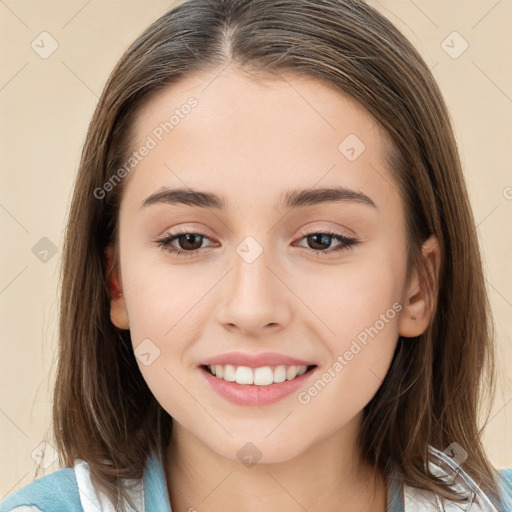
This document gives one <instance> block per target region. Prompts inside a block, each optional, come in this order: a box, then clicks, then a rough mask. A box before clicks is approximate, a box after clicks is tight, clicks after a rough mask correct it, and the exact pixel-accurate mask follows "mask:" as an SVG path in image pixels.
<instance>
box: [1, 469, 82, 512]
mask: <svg viewBox="0 0 512 512" xmlns="http://www.w3.org/2000/svg"><path fill="white" fill-rule="evenodd" d="M40 511H42V512H82V506H81V504H80V496H79V493H78V486H77V482H76V477H75V472H74V470H73V468H62V469H59V470H57V471H54V472H53V473H50V474H49V475H45V476H43V477H41V478H38V479H36V480H34V481H33V482H31V483H29V484H27V485H26V486H24V487H22V488H21V489H18V490H17V491H16V492H14V493H12V494H10V495H8V496H7V497H6V498H4V499H3V500H2V501H0V512H40Z"/></svg>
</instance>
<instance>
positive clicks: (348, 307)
mask: <svg viewBox="0 0 512 512" xmlns="http://www.w3.org/2000/svg"><path fill="white" fill-rule="evenodd" d="M217 75H218V76H217ZM215 77H216V78H215ZM284 78H285V79H283V80H279V81H277V80H273V81H266V82H261V83H258V82H256V81H253V80H250V79H248V78H247V77H245V76H244V75H243V74H242V73H240V72H239V71H238V70H236V69H232V68H230V69H226V70H225V71H224V72H222V73H221V74H220V75H219V71H216V72H211V73H203V74H201V75H195V76H192V77H190V76H189V77H187V78H186V79H185V80H183V81H181V82H179V83H176V84H173V85H172V86H168V87H167V88H165V89H164V90H162V91H160V92H159V93H158V94H157V95H156V96H154V97H153V98H152V99H151V100H150V101H149V103H147V104H146V106H145V107H144V109H143V110H142V111H141V112H140V113H139V115H138V116H137V118H136V121H135V125H134V135H135V137H134V140H133V142H134V143H133V149H134V150H135V149H137V148H139V147H140V146H141V145H142V144H144V141H145V140H146V137H147V136H148V135H149V134H151V133H152V130H154V129H155V127H157V126H158V125H159V124H160V123H161V122H163V121H165V120H166V119H168V118H169V116H170V115H171V114H172V112H173V111H174V110H175V109H176V108H179V107H180V105H183V104H184V103H185V102H186V101H187V98H189V97H190V96H194V97H195V98H196V99H197V101H198V105H197V107H195V108H194V109H193V110H192V112H191V113H190V114H189V115H188V116H186V117H184V118H183V119H181V120H180V122H179V124H178V125H176V126H175V128H174V129H173V130H172V132H170V133H169V134H168V135H166V136H165V137H164V138H163V140H162V141H161V142H159V143H158V145H157V146H156V147H155V148H154V149H152V150H151V151H150V152H149V154H148V155H147V156H146V157H144V158H143V159H142V161H141V162H140V163H139V164H138V165H137V167H136V168H135V170H134V171H132V173H131V174H130V175H129V178H128V180H129V181H128V182H127V184H126V185H127V186H126V188H125V190H124V193H123V198H122V202H121V207H120V238H119V243H120V268H115V269H114V273H113V279H112V282H111V285H112V295H111V319H112V322H113V323H114V324H115V325H116V326H117V327H119V328H121V329H130V331H131V338H132V342H133V346H134V349H135V348H136V347H137V346H138V345H139V344H140V343H141V342H142V341H143V340H146V339H148V338H149V339H150V340H151V342H152V343H153V344H154V345H155V346H157V347H158V349H159V350H160V354H159V355H158V357H156V359H154V361H153V362H151V364H149V365H147V366H146V365H144V364H142V363H141V361H140V360H138V363H139V367H140V370H141V372H142V375H143V377H144V379H145V380H146V382H147V383H148V386H149V387H150V389H151V391H152V392H153V394H154V395H155V397H156V398H157V400H158V401H159V403H160V404H161V405H162V407H163V408H164V409H165V410H166V411H167V412H168V413H169V414H170V415H171V416H172V417H173V418H174V431H173V435H172V439H171V443H170V445H169V451H168V454H169V457H168V462H167V465H166V468H165V471H166V479H167V485H168V490H169V495H170V501H171V506H172V510H173V512H174V511H178V512H181V511H187V510H189V509H190V507H195V508H196V509H197V510H201V511H219V510H224V511H227V512H230V511H235V510H236V511H239V510H245V511H248V512H262V511H267V512H268V511H271V512H272V511H275V512H277V511H281V510H287V511H303V510H304V509H305V510H308V511H311V512H312V511H319V510H322V511H332V512H334V511H337V512H339V511H340V510H347V511H363V510H373V511H385V510H386V487H385V475H383V474H380V472H378V471H372V470H371V468H369V467H367V466H366V465H365V463H364V462H363V461H362V460H361V458H360V456H359V452H358V449H357V446H356V442H355V440H356V436H357V434H358V431H359V429H360V424H361V420H362V411H363V408H364V406H365V405H366V404H367V403H368V402H369V401H370V399H371V398H372V397H373V396H374V394H375V393H376V391H377V389H378V388H379V386H380V384H381V381H382V379H383V378H384V376H385V374H386V372H387V370H388V368H389V365H390V363H391V359H392V355H393V352H394V349H395V346H396V343H397V340H398V336H399V335H402V336H405V337H413V336H417V335H419V334H421V333H422V332H423V331H424V330H425V329H426V327H427V326H428V324H429V321H430V319H431V314H432V313H431V310H430V309H429V307H428V305H427V300H426V299H427V296H426V293H427V291H426V289H425V288H424V287H423V286H420V282H419V280H418V275H417V274H416V273H415V272H414V273H413V275H412V276H411V279H410V281H409V282H406V280H405V276H406V263H407V261H406V232H405V219H406V212H405V211H404V209H403V203H402V200H401V198H400V196H399V194H398V187H397V186H396V182H395V180H394V178H393V174H392V172H391V170H390V169H389V168H388V167H387V163H386V161H385V155H386V153H387V151H388V149H389V146H388V145H389V141H388V139H387V138H386V134H385V133H384V132H382V131H381V130H380V128H379V125H378V124H376V121H375V119H374V118H372V117H371V116H370V115H369V114H368V113H367V112H366V111H365V110H364V109H363V108H362V107H361V106H360V105H359V104H358V103H357V102H355V101H354V100H353V99H351V98H350V97H348V96H345V95H343V94H341V93H340V92H339V91H336V90H334V89H333V88H331V87H329V86H328V85H325V84H322V83H320V82H318V81H316V80H314V79H310V78H304V77H297V76H292V75H286V76H284ZM351 133H352V134H356V135H357V137H358V138H359V139H360V140H361V141H363V142H364V144H365V146H366V149H365V150H364V151H363V152H362V153H361V154H360V156H359V157H358V158H357V159H356V160H354V161H349V160H348V159H347V158H346V157H345V156H344V154H342V153H341V152H340V151H339V149H338V146H339V144H340V143H341V142H342V141H343V140H344V139H345V137H346V136H347V135H348V134H351ZM164 185H165V186H168V187H170V188H174V187H192V188H194V189H200V190H202V191H208V192H213V193H215V194H218V195H221V196H224V197H225V198H226V200H227V202H228V208H227V209H226V211H223V212H220V211H214V210H213V209H203V208H197V207H192V206H184V205H171V204H153V205H151V206H148V207H146V208H143V209H140V204H141V202H142V201H143V200H144V199H145V198H146V197H148V196H149V195H150V194H152V193H153V192H155V191H157V190H159V189H160V187H162V186H164ZM330 186H344V187H347V188H350V189H352V190H355V191H357V192H363V193H364V194H366V195H367V196H369V197H370V198H371V199H372V200H373V202H374V203H375V205H376V206H377V208H372V207H370V206H368V205H365V204H362V203H358V202H354V201H343V202H335V203H325V204H322V205H314V206H306V207H301V208H297V209H294V210H291V211H286V210H284V209H279V208H278V206H277V205H278V203H279V199H280V197H281V195H282V194H285V193H286V192H287V191H288V190H290V189H297V188H322V187H330ZM179 228H182V229H183V228H187V230H188V231H190V232H192V233H198V234H203V235H205V238H204V239H203V241H202V242H201V239H199V241H195V242H194V239H192V249H193V248H200V250H199V252H197V253H196V255H195V256H187V257H183V256H179V255H175V254H172V253H169V252H166V251H163V250H161V248H160V247H159V246H158V245H157V244H156V243H155V241H154V240H155V239H156V238H160V237H164V236H165V235H166V234H170V233H176V229H179ZM326 230H335V231H337V232H339V233H340V234H343V235H346V236H352V237H356V238H357V240H358V241H359V243H358V244H357V245H355V246H352V247H350V248H348V249H345V250H342V251H339V252H332V251H333V249H335V248H336V247H339V246H340V242H339V241H338V240H336V239H334V238H331V239H328V240H327V242H326V243H325V245H324V246H323V251H324V253H323V254H316V253H315V252H313V249H320V250H322V246H321V245H319V243H318V239H317V244H316V245H315V241H314V240H313V241H311V240H309V242H308V237H307V236H306V235H308V234H311V233H324V232H325V231H326ZM176 234H177V233H176ZM247 236H252V237H254V239H256V240H257V242H258V244H259V245H260V246H261V248H262V251H263V252H262V253H261V254H260V255H259V257H257V258H256V259H255V260H254V261H253V262H252V263H247V262H246V261H244V259H242V258H241V257H240V256H239V255H238V253H237V252H236V249H237V247H238V246H239V244H240V243H241V242H242V241H243V240H244V239H245V238H246V237H247ZM186 242H187V240H184V239H183V238H182V239H181V240H175V241H174V242H173V245H174V246H175V247H178V248H181V249H182V250H184V249H183V247H185V250H186V249H187V247H188V248H189V249H188V250H190V247H191V246H190V245H188V246H187V245H186ZM194 244H195V245H194ZM328 251H331V252H330V253H329V252H328ZM424 255H425V258H426V259H427V262H428V264H429V265H430V268H431V270H432V272H434V273H438V271H439V246H438V243H437V241H436V239H435V238H433V237H432V238H430V239H429V240H427V241H426V242H425V245H424ZM107 256H108V258H110V261H112V252H111V249H110V248H109V249H108V251H107ZM116 287H117V289H118V291H119V293H115V290H116ZM394 303H399V304H401V305H403V309H402V311H401V312H400V313H398V314H396V315H395V316H394V318H393V319H392V320H389V321H388V322H387V323H386V324H385V326H384V328H382V329H381V330H380V331H379V332H378V335H376V336H375V337H373V338H370V339H369V342H368V344H367V345H366V346H365V347H364V349H363V350H361V351H360V352H359V353H358V354H357V355H356V356H354V358H353V359H352V360H351V361H350V362H349V363H348V364H347V365H346V366H345V367H344V368H343V370H342V371H341V372H339V373H337V374H336V377H335V378H334V379H332V380H331V382H329V383H328V385H326V386H325V387H324V389H322V390H321V392H319V393H318V394H317V396H315V397H314V398H312V399H311V401H310V402H309V403H308V404H301V403H299V401H298V400H297V393H292V394H291V395H288V396H287V397H285V398H284V399H282V400H280V401H278V402H276V403H273V404H269V405H264V406H260V407H248V406H243V405H237V404H233V403H231V402H228V401H227V400H225V399H224V398H223V397H221V396H219V395H218V394H217V393H216V392H215V391H213V390H212V389H211V388H210V387H209V385H208V383H207V382H205V380H204V379H203V378H202V375H201V374H200V370H199V369H198V368H197V365H198V364H199V363H200V361H201V360H203V359H205V358H207V357H211V356H214V355H218V354H222V353H225V352H228V351H235V350H239V351H243V352H249V353H257V352H261V351H267V350H273V351H277V352H279V353H281V354H289V355H292V356H296V357H299V358H302V359H305V360H307V361H311V362H313V363H315V364H317V365H318V367H319V368H318V369H317V375H319V376H321V375H322V373H324V372H326V371H327V369H328V368H329V367H330V366H332V364H333V363H334V362H335V361H336V358H337V357H338V355H340V354H341V355H342V354H344V353H345V351H346V350H348V349H349V348H350V345H351V343H352V341H353V340H354V339H355V338H356V336H357V335H358V334H359V333H361V331H363V330H364V328H365V327H369V326H373V325H374V324H375V322H376V321H377V320H378V319H379V315H381V314H384V313H386V311H387V310H389V309H390V308H391V307H392V305H393V304H394ZM413 316H414V317H415V318H414V319H413V318H411V317H413ZM313 382H314V379H313V380H311V379H310V380H309V381H307V383H305V384H304V386H303V388H301V390H307V389H308V388H309V387H310V386H311V385H312V384H313ZM247 442H251V443H253V444H254V445H255V446H256V447H257V449H258V450H259V452H261V459H260V460H259V461H258V463H257V464H255V465H248V464H244V463H243V462H242V461H241V460H239V458H238V456H237V452H238V451H239V450H240V449H241V448H242V447H243V446H244V445H246V443H247Z"/></svg>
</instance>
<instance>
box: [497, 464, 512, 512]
mask: <svg viewBox="0 0 512 512" xmlns="http://www.w3.org/2000/svg"><path fill="white" fill-rule="evenodd" d="M499 473H500V482H499V485H500V492H501V496H502V501H503V506H504V507H505V510H507V511H508V510H512V468H505V469H501V470H500V472H499Z"/></svg>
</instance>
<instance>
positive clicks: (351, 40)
mask: <svg viewBox="0 0 512 512" xmlns="http://www.w3.org/2000/svg"><path fill="white" fill-rule="evenodd" d="M61 299H62V300H61V316H60V353H59V371H58V375H57V379H56V388H55V400H54V431H55V443H56V446H57V448H58V450H59V452H60V454H61V463H62V465H63V466H66V467H64V468H63V469H60V470H58V471H56V472H54V473H52V474H50V475H47V476H45V477H43V478H40V479H38V480H36V481H34V482H33V483H31V484H29V485H28V486H26V487H24V488H23V489H21V490H19V491H17V492H16V493H14V494H12V495H11V496H9V497H7V498H6V499H5V500H4V501H3V502H2V506H3V508H2V510H5V511H28V510H43V511H45V512H47V511H48V512H49V511H50V510H51V511H52V512H55V511H60V510H62V511H64V510H65V511H68V512H69V511H70V510H73V511H74V510H84V511H89V510H109V511H110V510H112V511H113V510H137V511H142V510H146V511H148V512H149V511H156V510H158V511H160V512H169V511H170V510H171V509H172V511H173V512H182V511H183V512H184V511H189V512H191V511H194V510H197V511H201V512H202V511H212V512H213V511H214V512H218V511H220V510H223V511H225V512H230V511H235V510H244V511H249V512H260V511H271V512H276V511H281V510H286V511H291V512H294V511H304V510H308V511H311V512H312V511H318V510H322V511H324V512H325V511H328V512H331V511H332V512H334V511H340V510H341V511H343V510H346V511H351V512H354V511H355V512H358V511H370V510H371V511H374V512H375V511H376V512H384V511H424V510H460V509H463V510H471V511H472V512H476V511H491V510H492V511H496V510H500V511H505V510H512V470H510V469H508V470H501V472H499V471H497V470H496V469H495V468H493V466H492V465H491V463H490V462H489V459H488V458H487V456H486V454H485V452H484V449H483V447H482V443H481V439H480V430H479V425H478V421H477V417H478V412H479V404H480V403H481V402H482V397H483V396H484V392H486V391H489V392H491V391H492V387H493V378H492V377H493V339H492V330H491V328H490V326H491V314H490V310H489V305H488V300H487V296H486V291H485V286H484V278H483V274H482V264H481V258H480V254H479V249H478V243H477V237H476V232H475V223H474V220H473V216H472V213H471V208H470V204H469V201H468V195H467V191H466V187H465V183H464V179H463V173H462V170H461V164H460V160H459V155H458V152H457V147H456V143H455V140H454V136H453V132H452V127H451V125H450V121H449V115H448V113H447V109H446V106H445V103H444V101H443V99H442V96H441V93H440V91H439V88H438V86H437V85H436V83H435V81H434V79H433V77H432V74H431V73H430V71H429V69H428V67H427V66H426V64H425V62H424V61H423V60H422V58H421V57H420V56H419V54H418V53H417V51H415V49H414V48H413V46H412V45H411V44H410V43H409V42H408V41H407V40H406V39H405V38H404V36H403V35H402V34H401V33H400V32H399V31H398V30H397V29H396V28H395V27H394V26H393V25H392V24H391V23H390V22H389V21H388V20H387V19H386V18H384V17H383V16H382V15H380V14H379V13H378V12H377V11H376V10H374V9H373V8H372V7H370V6H368V5H367V4H365V3H364V2H362V1H359V0H315V1H312V0H279V1H275V0H251V1H247V0H244V1H237V0H190V1H188V2H185V3H183V4H181V5H179V6H178V7H175V8H174V9H172V10H171V11H169V12H168V13H167V14H165V15H164V16H162V17H161V18H160V19H158V20H157V21H156V22H155V23H153V24H152V25H151V26H150V27H149V28H148V29H147V30H146V31H145V32H144V33H143V34H142V35H141V36H140V37H139V38H138V39H137V40H136V41H135V42H134V43H133V44H132V45H131V47H130V48H129V49H128V50H127V51H126V53H125V54H124V56H123V57H122V58H121V60H120V62H119V63H118V65H117V66H116V68H115V69H114V71H113V72H112V74H111V76H110V78H109V80H108V83H107V84H106V86H105V89H104V91H103V94H102V96H101V98H100V101H99V104H98V106H97V109H96V112H95V114H94V116H93V119H92V121H91V124H90V127H89V131H88V134H87V140H86V142H85V146H84V150H83V154H82V160H81V164H80V169H79V173H78V177H77V181H76V185H75V192H74V197H73V203H72V207H71V211H70V216H69V223H68V229H67V232H66V239H65V246H64V258H63V269H62V296H61Z"/></svg>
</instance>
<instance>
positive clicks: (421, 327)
mask: <svg viewBox="0 0 512 512" xmlns="http://www.w3.org/2000/svg"><path fill="white" fill-rule="evenodd" d="M422 254H423V258H424V260H425V261H424V263H425V267H426V270H427V276H424V275H422V274H421V273H419V272H418V270H417V269H415V270H414V271H413V273H412V275H411V279H410V282H409V284H408V287H407V290H406V295H405V300H404V303H403V304H404V309H403V313H402V317H401V320H400V329H399V334H400V336H403V337H404V338H414V337H415V336H419V335H420V334H422V333H423V332H425V330H426V329H427V327H428V325H429V323H430V320H431V318H432V315H433V312H434V307H435V302H436V295H437V287H438V277H439V269H440V264H441V250H440V248H439V242H438V240H437V238H436V237H435V236H434V235H431V236H430V238H428V239H427V240H426V241H425V242H424V243H423V246H422Z"/></svg>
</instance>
